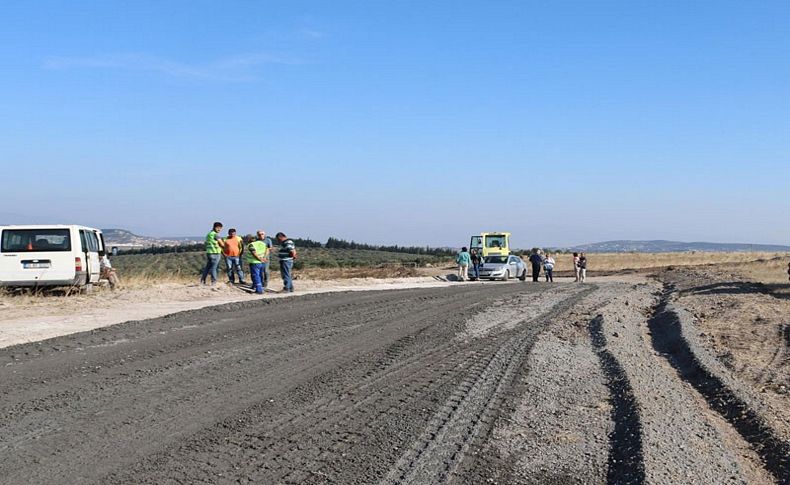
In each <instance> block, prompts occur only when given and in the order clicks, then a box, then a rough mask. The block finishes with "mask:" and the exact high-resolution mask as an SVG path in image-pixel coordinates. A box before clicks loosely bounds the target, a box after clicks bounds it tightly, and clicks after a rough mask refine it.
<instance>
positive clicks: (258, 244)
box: [200, 222, 297, 294]
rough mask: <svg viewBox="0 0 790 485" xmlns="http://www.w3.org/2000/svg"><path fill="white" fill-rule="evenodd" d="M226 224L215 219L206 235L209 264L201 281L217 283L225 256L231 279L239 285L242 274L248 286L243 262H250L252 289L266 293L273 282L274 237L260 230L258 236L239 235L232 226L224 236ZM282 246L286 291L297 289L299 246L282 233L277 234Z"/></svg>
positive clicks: (280, 250)
mask: <svg viewBox="0 0 790 485" xmlns="http://www.w3.org/2000/svg"><path fill="white" fill-rule="evenodd" d="M222 227H223V226H222V223H221V222H215V223H214V226H213V227H212V229H211V231H209V233H208V234H206V239H205V243H206V266H205V268H203V272H202V273H201V275H200V283H201V284H204V285H205V284H207V281H208V279H209V278H211V284H212V285H215V284H216V283H217V278H218V276H217V272H218V270H219V263H220V260H221V259H222V258H223V257H224V259H225V265H226V266H227V272H228V282H229V283H231V284H236V277H238V280H239V284H241V285H246V284H247V283H246V282H245V281H244V268H243V266H242V261H243V262H244V263H246V264H247V266H248V267H249V272H250V279H251V280H252V285H251V287H252V289H253V290H254V291H255V293H258V294H263V292H265V291H266V290H267V289H268V285H269V281H270V266H269V265H270V256H271V254H272V250H273V249H274V243H273V242H272V240H271V238H269V237H267V236H266V232H265V231H263V230H259V231H257V233H256V234H255V235H253V234H247V235H246V236H244V238H242V237H240V236H238V235H237V234H236V229H228V235H227V236H226V237H222V236H221V235H220V233H221V232H222ZM274 238H275V240H276V241H277V245H278V246H279V249H278V250H277V259H278V261H279V263H280V276H281V277H282V279H283V291H285V292H289V293H291V292H293V291H294V285H293V264H294V260H295V259H296V257H297V256H296V246H295V245H294V242H293V241H292V240H291V239H289V238H288V237H287V236H286V235H285V234H283V233H282V232H278V233H277V234H276V235H275V236H274Z"/></svg>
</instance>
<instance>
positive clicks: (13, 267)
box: [0, 227, 74, 286]
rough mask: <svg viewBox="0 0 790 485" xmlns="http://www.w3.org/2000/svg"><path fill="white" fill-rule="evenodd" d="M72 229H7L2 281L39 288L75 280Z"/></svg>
mask: <svg viewBox="0 0 790 485" xmlns="http://www.w3.org/2000/svg"><path fill="white" fill-rule="evenodd" d="M71 245H72V238H71V231H70V230H69V229H68V228H36V229H30V228H18V229H17V228H14V227H10V228H3V229H2V232H1V233H0V254H2V256H0V282H2V283H12V284H19V285H30V286H33V285H37V284H47V283H54V282H60V283H61V284H67V283H68V282H71V281H73V279H74V257H73V255H72V253H71Z"/></svg>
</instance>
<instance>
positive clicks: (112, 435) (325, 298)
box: [0, 283, 788, 484]
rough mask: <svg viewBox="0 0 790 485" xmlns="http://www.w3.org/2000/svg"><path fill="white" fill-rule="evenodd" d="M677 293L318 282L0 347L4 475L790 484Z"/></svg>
mask: <svg viewBox="0 0 790 485" xmlns="http://www.w3.org/2000/svg"><path fill="white" fill-rule="evenodd" d="M661 290H662V288H661V287H659V286H657V285H648V284H633V283H601V284H590V285H574V284H557V285H552V286H549V285H546V284H531V283H512V284H484V285H459V286H457V287H449V288H427V289H426V288H422V289H410V290H397V291H381V292H356V293H334V294H322V295H307V296H303V297H299V298H293V299H278V300H265V301H249V302H242V303H233V304H229V305H224V306H220V307H211V308H204V309H200V310H195V311H190V312H185V313H180V314H175V315H171V316H168V317H164V318H158V319H153V320H146V321H138V322H129V323H125V324H120V325H115V326H112V327H106V328H102V329H97V330H94V331H92V332H86V333H81V334H75V335H71V336H64V337H58V338H55V339H50V340H47V341H44V342H39V343H29V344H24V345H18V346H13V347H8V348H5V349H0V396H2V400H1V401H0V456H2V457H3V458H2V460H0V481H2V482H3V483H393V484H394V483H441V482H451V483H607V482H609V483H681V482H683V483H772V482H781V483H787V480H788V475H787V472H788V468H787V467H788V463H787V455H784V453H785V452H786V451H787V449H786V448H783V447H784V446H786V444H787V441H786V439H787V437H786V436H784V435H782V430H781V429H778V428H775V427H772V426H771V421H770V420H769V419H767V418H766V417H764V416H762V415H761V413H764V412H770V409H771V408H764V407H762V406H761V404H760V402H759V396H756V397H755V396H752V395H747V394H749V391H748V389H747V390H743V389H741V388H739V387H738V386H737V385H736V384H734V383H732V382H731V381H729V380H728V377H727V376H726V375H720V373H721V372H725V371H723V370H722V369H719V368H717V367H715V365H709V363H708V361H707V360H705V359H706V358H707V357H706V356H705V355H703V354H701V353H700V354H698V352H703V349H698V348H697V347H696V346H695V343H694V341H693V339H689V340H686V339H684V335H685V334H684V331H687V330H688V329H687V328H686V327H684V325H685V322H684V321H683V318H684V316H683V313H682V310H681V309H676V308H675V307H674V306H673V303H672V301H671V300H670V299H669V296H668V294H667V292H666V291H665V292H664V293H661V292H660V291H661ZM679 342H680V343H683V345H680V344H679ZM700 369H704V371H705V372H708V373H709V375H710V376H712V377H713V378H715V379H718V380H717V381H716V382H717V384H716V386H714V388H712V389H709V388H706V387H705V386H704V383H705V382H708V381H710V379H707V380H706V378H701V377H700V376H699V375H698V374H699V373H697V374H695V373H694V372H692V371H694V370H700ZM703 377H704V376H703ZM709 387H710V386H709ZM720 391H721V392H723V391H726V392H724V394H721V393H719V394H717V392H720ZM725 394H726V396H725ZM711 396H712V397H711ZM721 396H725V397H727V398H732V400H733V401H732V402H733V403H734V405H736V407H737V406H741V407H739V408H737V410H738V412H739V413H740V414H738V415H737V416H736V415H730V414H728V413H729V411H728V410H727V409H729V408H727V409H725V410H722V409H720V406H719V407H717V405H716V403H717V400H718V399H720V398H721ZM725 407H726V406H725ZM744 413H745V414H748V415H749V421H748V423H747V422H745V421H743V419H742V418H741V417H740V416H742V415H744ZM749 413H751V414H749ZM752 425H754V426H756V427H757V428H754V427H752ZM758 428H759V431H760V433H762V434H760V435H759V436H752V435H750V433H749V431H750V430H754V429H758Z"/></svg>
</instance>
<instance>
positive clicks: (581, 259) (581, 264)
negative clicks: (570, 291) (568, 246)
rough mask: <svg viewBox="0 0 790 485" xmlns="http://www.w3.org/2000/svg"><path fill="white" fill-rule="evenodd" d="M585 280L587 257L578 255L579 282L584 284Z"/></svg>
mask: <svg viewBox="0 0 790 485" xmlns="http://www.w3.org/2000/svg"><path fill="white" fill-rule="evenodd" d="M586 280H587V256H585V255H584V253H581V254H579V282H580V283H584V282H585V281H586Z"/></svg>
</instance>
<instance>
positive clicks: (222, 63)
mask: <svg viewBox="0 0 790 485" xmlns="http://www.w3.org/2000/svg"><path fill="white" fill-rule="evenodd" d="M264 64H301V62H300V61H299V60H298V59H288V58H283V57H279V56H275V55H272V54H267V53H250V54H243V55H238V56H232V57H227V58H223V59H219V60H216V61H214V62H210V63H206V64H189V63H185V62H178V61H173V60H170V59H165V58H162V57H155V56H149V55H145V54H119V55H108V56H98V57H49V58H47V59H45V60H44V62H43V64H42V67H43V68H44V69H53V70H66V69H119V70H127V71H148V72H155V73H159V74H162V75H165V76H168V77H174V78H182V79H196V80H205V81H227V82H245V81H255V80H257V79H258V76H257V75H256V72H255V68H257V67H260V66H262V65H264Z"/></svg>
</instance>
